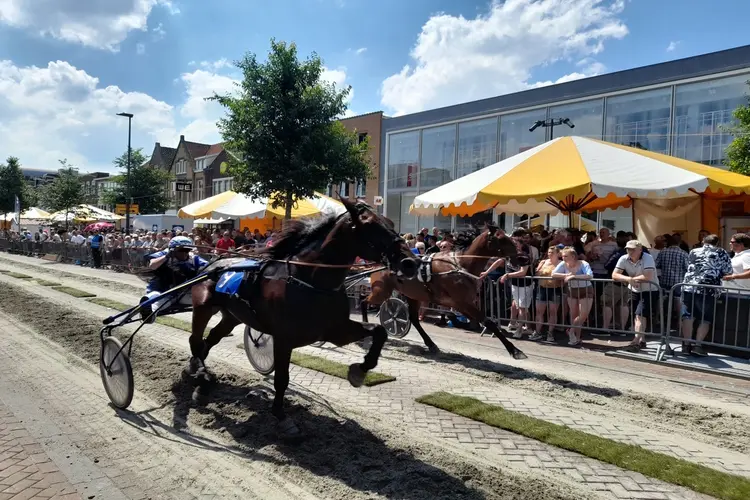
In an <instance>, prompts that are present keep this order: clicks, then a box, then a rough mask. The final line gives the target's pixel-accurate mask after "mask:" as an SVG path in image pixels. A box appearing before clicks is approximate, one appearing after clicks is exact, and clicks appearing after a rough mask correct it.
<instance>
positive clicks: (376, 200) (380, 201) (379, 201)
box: [372, 196, 383, 207]
mask: <svg viewBox="0 0 750 500" xmlns="http://www.w3.org/2000/svg"><path fill="white" fill-rule="evenodd" d="M372 202H373V204H375V206H376V207H379V206H380V205H382V204H383V197H382V196H376V197H375V198H373V199H372Z"/></svg>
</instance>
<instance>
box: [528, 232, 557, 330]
mask: <svg viewBox="0 0 750 500" xmlns="http://www.w3.org/2000/svg"><path fill="white" fill-rule="evenodd" d="M559 265H560V249H559V248H558V247H557V246H553V247H549V249H548V250H547V258H546V259H544V260H542V261H541V262H539V265H538V266H537V268H536V275H537V276H539V278H540V279H539V282H538V284H539V286H538V287H537V289H536V328H534V335H532V336H531V337H529V340H541V339H542V338H543V337H542V324H543V323H544V313H545V312H546V313H547V342H554V341H555V334H554V333H553V331H554V329H555V326H556V325H557V312H558V310H559V309H560V297H561V296H562V293H561V290H560V287H561V286H562V283H561V282H560V280H556V279H554V278H552V273H553V272H554V271H555V269H557V266H559Z"/></svg>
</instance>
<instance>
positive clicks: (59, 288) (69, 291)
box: [53, 286, 96, 299]
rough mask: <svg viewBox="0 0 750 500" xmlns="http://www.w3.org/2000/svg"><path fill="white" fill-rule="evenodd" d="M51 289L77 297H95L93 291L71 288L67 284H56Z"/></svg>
mask: <svg viewBox="0 0 750 500" xmlns="http://www.w3.org/2000/svg"><path fill="white" fill-rule="evenodd" d="M53 289H54V290H56V291H58V292H62V293H67V294H68V295H72V296H73V297H76V298H79V299H85V298H87V297H96V294H95V293H91V292H85V291H83V290H79V289H77V288H72V287H69V286H56V287H53Z"/></svg>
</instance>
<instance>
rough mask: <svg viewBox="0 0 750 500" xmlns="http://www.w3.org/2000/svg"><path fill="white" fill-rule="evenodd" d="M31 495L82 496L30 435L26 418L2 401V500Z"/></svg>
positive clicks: (70, 499) (63, 499)
mask: <svg viewBox="0 0 750 500" xmlns="http://www.w3.org/2000/svg"><path fill="white" fill-rule="evenodd" d="M30 498H58V499H61V500H74V499H80V498H82V497H81V495H80V494H79V493H78V492H77V491H76V489H75V487H74V486H73V485H72V484H70V482H69V481H68V478H67V477H65V475H63V474H62V473H61V472H60V469H59V467H58V466H57V465H56V464H55V463H54V462H53V461H52V459H51V458H50V457H49V455H47V453H45V451H44V449H43V448H42V446H41V445H40V444H39V442H38V441H37V440H36V439H34V438H33V437H31V434H29V431H28V429H26V426H25V425H24V424H23V418H22V417H18V416H16V415H15V414H14V413H12V412H11V411H10V410H9V409H8V408H7V407H6V406H5V404H4V403H3V402H2V401H1V400H0V500H10V499H14V500H25V499H30Z"/></svg>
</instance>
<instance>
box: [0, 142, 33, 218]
mask: <svg viewBox="0 0 750 500" xmlns="http://www.w3.org/2000/svg"><path fill="white" fill-rule="evenodd" d="M32 195H33V193H32V190H31V189H30V188H29V186H28V185H27V184H26V181H25V180H24V179H23V172H21V162H20V161H19V160H18V158H16V157H15V156H10V157H8V159H7V160H6V164H5V165H2V164H0V213H12V212H13V211H15V209H16V196H18V200H19V202H20V203H21V210H26V209H27V208H30V207H32V206H34V204H33V201H34V200H33V196H32Z"/></svg>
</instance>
